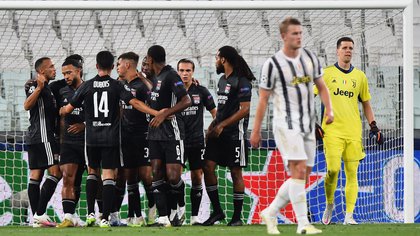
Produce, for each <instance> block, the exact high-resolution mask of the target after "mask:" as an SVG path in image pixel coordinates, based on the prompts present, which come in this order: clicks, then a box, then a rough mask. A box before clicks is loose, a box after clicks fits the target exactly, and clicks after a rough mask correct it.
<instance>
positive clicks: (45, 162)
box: [28, 142, 59, 170]
mask: <svg viewBox="0 0 420 236" xmlns="http://www.w3.org/2000/svg"><path fill="white" fill-rule="evenodd" d="M58 159H59V157H58V151H57V145H56V143H55V142H47V143H36V144H30V145H28V162H29V169H31V170H34V169H47V168H48V167H50V166H53V165H57V164H58Z"/></svg>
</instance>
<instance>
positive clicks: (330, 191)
mask: <svg viewBox="0 0 420 236" xmlns="http://www.w3.org/2000/svg"><path fill="white" fill-rule="evenodd" d="M353 47H354V42H353V40H352V39H351V38H348V37H343V38H340V39H339V40H338V41H337V57H338V61H337V62H336V63H335V64H334V65H331V66H329V67H327V68H326V69H325V73H324V81H325V84H326V85H327V87H328V90H329V92H330V96H331V101H332V107H333V109H334V116H335V117H334V122H333V123H332V124H329V125H325V121H323V123H322V128H323V129H324V131H325V135H324V153H325V159H326V162H327V174H326V177H325V195H326V199H327V203H326V208H325V211H324V214H323V216H322V223H323V224H329V223H330V222H331V217H332V211H333V209H334V193H335V190H336V188H337V180H338V174H339V172H340V168H341V159H343V161H344V171H345V173H346V188H345V192H346V193H345V195H346V216H345V219H344V224H345V225H346V224H348V225H355V224H357V222H356V221H355V220H354V218H353V211H354V207H355V205H356V199H357V193H358V183H357V169H358V166H359V162H360V160H362V159H363V158H364V157H365V153H364V150H363V145H362V121H361V119H360V113H359V108H358V102H359V101H360V102H361V103H362V106H363V112H364V114H365V116H366V119H367V121H368V122H369V124H370V137H371V138H372V137H374V138H375V139H376V142H377V144H379V145H381V144H382V143H383V137H382V134H381V132H380V130H379V129H378V127H377V125H376V122H375V116H374V114H373V111H372V107H371V105H370V98H371V96H370V93H369V86H368V80H367V78H366V75H365V73H363V72H362V71H361V70H359V69H357V68H355V67H353V65H352V64H351V58H352V55H353ZM315 93H317V91H316V88H315Z"/></svg>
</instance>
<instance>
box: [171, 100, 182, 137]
mask: <svg viewBox="0 0 420 236" xmlns="http://www.w3.org/2000/svg"><path fill="white" fill-rule="evenodd" d="M176 102H177V99H176V97H175V94H174V93H172V102H171V107H173V106H175V104H176ZM171 124H172V127H173V128H174V135H175V140H181V132H180V131H179V127H178V122H177V120H176V117H174V118H173V119H171Z"/></svg>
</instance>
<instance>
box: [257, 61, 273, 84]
mask: <svg viewBox="0 0 420 236" xmlns="http://www.w3.org/2000/svg"><path fill="white" fill-rule="evenodd" d="M275 74H276V73H275V72H274V65H273V62H272V60H271V58H270V59H268V60H267V61H265V63H264V65H263V67H262V69H261V77H260V83H259V87H260V88H263V89H268V90H272V89H273V88H274V82H275V81H276V75H275Z"/></svg>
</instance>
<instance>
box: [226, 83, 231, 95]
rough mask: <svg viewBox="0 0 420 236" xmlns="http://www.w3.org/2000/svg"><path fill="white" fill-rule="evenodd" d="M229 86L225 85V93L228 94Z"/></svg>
mask: <svg viewBox="0 0 420 236" xmlns="http://www.w3.org/2000/svg"><path fill="white" fill-rule="evenodd" d="M230 86H231V85H230V84H226V87H225V93H226V94H228V93H229V92H230Z"/></svg>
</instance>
